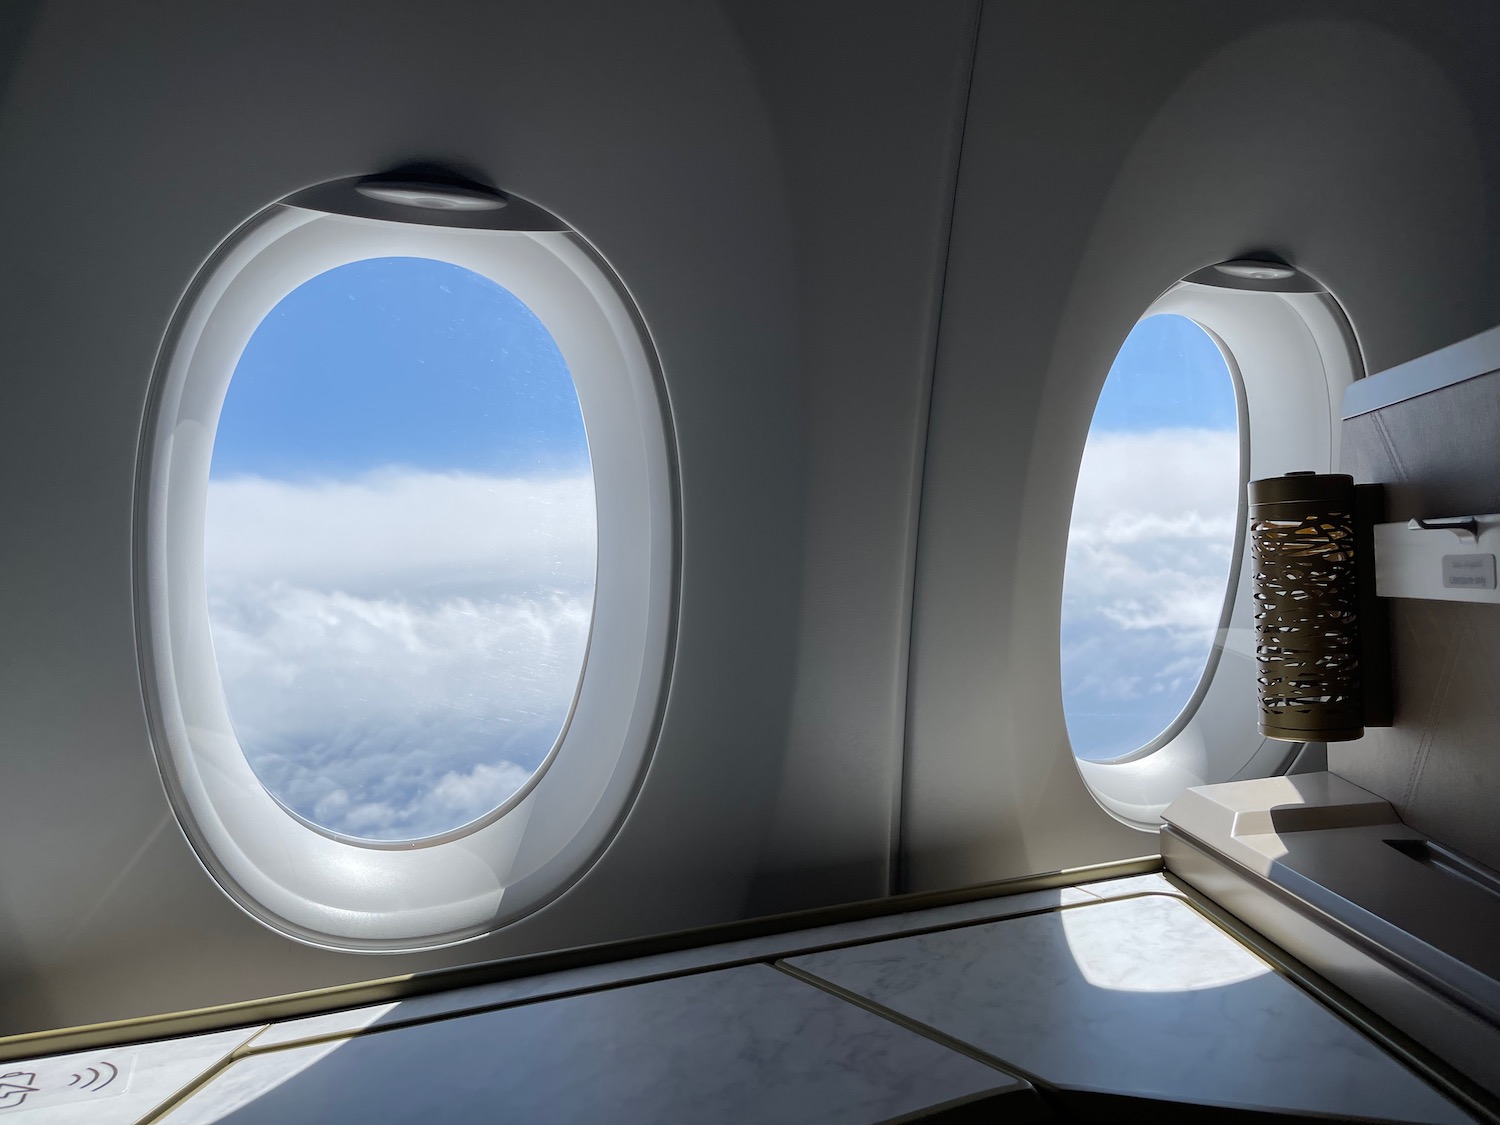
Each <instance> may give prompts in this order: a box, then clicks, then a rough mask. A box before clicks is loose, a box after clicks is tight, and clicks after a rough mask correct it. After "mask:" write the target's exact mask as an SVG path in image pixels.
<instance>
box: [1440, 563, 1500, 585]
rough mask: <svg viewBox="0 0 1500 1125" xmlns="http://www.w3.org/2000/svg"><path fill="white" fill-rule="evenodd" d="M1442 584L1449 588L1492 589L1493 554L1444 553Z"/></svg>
mask: <svg viewBox="0 0 1500 1125" xmlns="http://www.w3.org/2000/svg"><path fill="white" fill-rule="evenodd" d="M1443 585H1444V586H1445V587H1447V588H1448V589H1450V590H1493V589H1494V588H1495V556H1494V555H1444V556H1443Z"/></svg>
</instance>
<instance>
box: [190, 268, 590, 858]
mask: <svg viewBox="0 0 1500 1125" xmlns="http://www.w3.org/2000/svg"><path fill="white" fill-rule="evenodd" d="M595 533H596V528H595V517H594V483H593V475H592V472H591V469H590V463H589V452H588V443H587V440H586V438H585V435H584V424H583V416H582V414H581V413H580V410H579V405H578V395H577V392H576V390H575V388H574V385H573V380H572V377H571V376H570V375H569V373H568V368H567V364H566V363H565V362H564V361H563V357H562V353H561V352H560V351H559V350H558V346H557V343H556V341H555V340H554V339H553V338H552V336H551V334H550V333H549V332H548V331H547V329H546V328H545V327H544V326H543V324H542V322H541V321H540V320H539V319H537V317H536V315H535V314H534V313H533V312H532V311H531V310H530V309H529V308H527V307H526V306H525V305H524V304H523V303H522V302H521V301H520V300H519V299H518V298H517V297H516V296H515V295H514V294H512V293H510V292H508V291H507V290H505V289H504V288H502V287H501V286H500V285H498V284H496V283H495V282H494V281H492V280H490V279H489V278H486V277H483V276H481V275H479V274H477V273H475V272H474V271H472V270H469V269H465V268H463V267H462V266H458V265H454V264H452V263H450V262H442V261H436V260H433V259H430V258H412V257H400V258H397V257H382V258H371V259H365V260H362V261H357V262H351V263H349V264H347V265H342V266H338V267H336V268H334V269H331V270H328V271H327V272H325V273H322V274H319V275H318V276H317V277H314V278H312V279H311V280H309V281H306V282H304V283H303V284H301V285H299V286H298V287H297V288H296V289H294V290H293V291H292V292H291V293H289V294H287V296H286V297H284V298H282V300H281V301H280V302H279V303H278V304H277V305H276V306H275V307H274V308H273V309H272V310H271V312H270V314H269V315H268V316H266V318H265V319H264V320H263V321H262V322H261V323H260V325H259V326H258V327H257V328H256V329H255V332H254V334H253V335H252V336H251V337H250V341H249V343H248V344H247V345H246V347H245V350H244V352H243V353H242V355H241V356H240V359H239V362H238V364H237V365H236V367H235V370H234V374H233V376H232V377H231V379H230V382H229V388H228V392H227V394H226V397H225V400H224V405H223V409H222V412H221V414H220V416H219V423H218V428H217V432H216V434H215V437H214V447H213V460H212V465H211V469H210V473H209V485H208V497H207V505H206V512H205V548H206V560H205V580H206V586H207V593H208V611H209V622H210V625H211V629H212V635H213V646H214V653H215V656H216V658H217V663H218V668H219V674H220V676H221V678H222V680H223V687H224V696H225V701H226V703H227V705H228V710H229V715H230V718H231V720H232V722H233V728H234V733H235V736H236V738H237V739H238V741H239V744H240V748H241V749H242V750H243V751H244V754H245V757H246V758H247V759H248V761H249V763H250V766H251V768H252V769H253V770H254V771H255V774H256V776H257V777H259V779H260V780H261V782H262V783H263V784H264V785H265V787H266V788H267V789H268V790H269V791H270V792H271V794H272V795H273V796H275V797H276V799H277V800H278V801H280V802H281V803H282V804H283V805H284V806H285V807H286V808H287V809H289V810H290V811H292V812H293V813H295V814H296V815H297V816H299V817H301V818H302V819H304V820H305V821H308V822H310V823H311V824H313V825H315V826H317V827H319V828H323V829H326V830H328V831H330V832H334V833H337V834H339V835H344V836H350V837H355V838H358V839H365V840H382V841H393V840H414V839H421V838H425V837H431V836H437V835H442V834H444V833H448V832H452V831H454V830H455V829H459V828H462V827H463V826H465V825H467V824H470V823H472V822H473V821H475V820H478V819H479V818H481V817H483V816H484V815H486V814H488V813H491V812H493V811H494V810H495V809H497V808H499V807H500V806H502V805H503V804H505V803H506V802H507V801H509V800H510V799H511V798H513V797H514V796H515V795H516V794H517V793H518V792H520V791H521V789H522V788H523V787H524V786H525V785H526V784H527V782H528V781H529V780H530V779H531V778H532V776H533V775H534V774H535V773H536V772H537V770H538V769H539V768H541V767H542V766H543V764H544V763H545V761H546V760H547V758H548V756H549V754H550V753H551V751H552V749H553V747H554V746H555V745H556V743H557V741H558V737H559V735H560V734H561V733H562V731H563V728H564V725H565V723H566V721H567V718H568V715H569V712H570V710H571V708H572V705H573V700H574V695H575V693H576V689H577V686H578V682H579V676H580V673H581V672H582V669H583V660H584V654H585V650H586V648H587V644H588V633H589V624H590V620H591V618H592V612H593V599H594V561H595V560H594V555H595Z"/></svg>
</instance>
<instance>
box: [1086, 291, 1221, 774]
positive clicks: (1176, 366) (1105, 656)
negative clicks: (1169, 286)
mask: <svg viewBox="0 0 1500 1125" xmlns="http://www.w3.org/2000/svg"><path fill="white" fill-rule="evenodd" d="M1236 410H1237V408H1236V403H1235V393H1234V385H1233V382H1232V380H1231V377H1230V375H1229V370H1228V367H1227V366H1226V365H1225V362H1224V359H1223V356H1222V355H1221V353H1220V352H1219V349H1218V346H1217V345H1216V344H1215V343H1214V341H1213V340H1212V339H1211V338H1210V337H1209V336H1208V335H1207V333H1205V332H1204V331H1203V330H1202V329H1201V328H1199V327H1198V326H1197V325H1196V324H1194V323H1193V322H1192V321H1191V320H1188V319H1186V318H1184V317H1180V316H1172V315H1164V316H1154V317H1151V318H1149V319H1147V320H1144V321H1141V322H1140V323H1139V324H1137V325H1136V326H1135V328H1134V329H1133V330H1132V331H1131V333H1130V335H1129V336H1128V337H1127V338H1126V340H1125V342H1124V343H1123V344H1122V346H1121V348H1120V351H1119V353H1118V355H1117V356H1116V358H1115V361H1114V363H1113V365H1112V367H1111V369H1110V372H1109V376H1108V378H1107V380H1106V381H1105V384H1104V388H1103V390H1102V391H1101V393H1100V396H1099V401H1098V404H1097V406H1096V408H1095V412H1094V417H1093V423H1092V425H1091V428H1090V430H1089V437H1088V444H1087V447H1086V449H1085V452H1084V458H1083V466H1082V469H1081V471H1080V475H1079V481H1078V489H1077V495H1076V497H1075V500H1074V508H1073V520H1072V525H1071V528H1070V533H1069V543H1068V561H1067V569H1066V571H1065V579H1064V588H1063V612H1062V622H1061V642H1062V687H1063V710H1064V715H1065V717H1066V720H1067V726H1068V735H1069V739H1070V741H1071V742H1072V744H1073V749H1074V751H1075V753H1077V754H1079V755H1080V756H1081V757H1087V758H1110V757H1115V756H1118V755H1120V754H1126V753H1129V752H1131V751H1132V750H1135V749H1138V748H1139V747H1141V746H1142V745H1144V744H1146V743H1147V742H1149V741H1151V740H1152V739H1153V738H1155V737H1156V735H1158V734H1159V733H1160V732H1161V731H1162V730H1164V729H1165V728H1166V727H1167V726H1168V725H1169V724H1170V723H1171V721H1172V720H1173V719H1174V718H1175V717H1176V716H1177V714H1178V713H1179V712H1180V711H1181V709H1182V707H1183V706H1184V705H1185V704H1186V703H1187V702H1188V700H1189V699H1190V698H1191V696H1192V693H1193V690H1194V689H1195V688H1196V687H1197V684H1198V681H1199V679H1200V676H1201V673H1202V670H1203V667H1204V663H1205V661H1206V659H1207V656H1208V654H1209V651H1210V647H1211V645H1212V642H1213V636H1214V629H1215V627H1216V626H1217V624H1218V619H1219V613H1220V610H1221V608H1222V603H1223V596H1224V592H1225V579H1226V578H1227V576H1228V572H1229V564H1230V557H1229V556H1230V551H1231V548H1232V544H1233V539H1234V532H1235V522H1236V520H1237V518H1238V512H1239V503H1238V502H1239V489H1240V483H1239V448H1238V436H1237V429H1236V427H1237V421H1236Z"/></svg>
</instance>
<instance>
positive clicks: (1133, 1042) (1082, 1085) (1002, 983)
mask: <svg viewBox="0 0 1500 1125" xmlns="http://www.w3.org/2000/svg"><path fill="white" fill-rule="evenodd" d="M788 963H789V964H790V965H791V966H792V967H793V968H794V969H795V970H797V971H799V972H802V973H806V974H808V975H809V976H811V977H813V978H817V979H819V980H822V981H825V982H827V983H829V984H831V985H834V986H836V987H838V988H840V989H843V990H846V991H847V992H848V993H850V994H853V995H855V996H858V997H861V998H864V999H865V1000H867V1001H869V1002H871V1003H872V1004H873V1005H875V1006H876V1008H877V1010H884V1011H888V1012H890V1013H893V1014H898V1015H899V1016H900V1017H904V1018H906V1019H908V1020H912V1021H916V1022H917V1023H918V1024H920V1025H924V1026H926V1027H929V1028H932V1029H935V1030H937V1031H939V1032H942V1033H943V1034H946V1035H949V1036H952V1037H953V1038H955V1039H957V1040H960V1041H962V1042H963V1043H965V1044H969V1045H972V1046H974V1047H976V1048H978V1049H980V1050H982V1051H983V1052H985V1053H986V1054H987V1055H989V1056H991V1057H993V1058H995V1059H997V1060H1003V1061H1004V1062H1005V1063H1007V1064H1009V1065H1012V1066H1014V1067H1015V1068H1017V1070H1018V1072H1020V1073H1024V1074H1028V1075H1032V1076H1035V1077H1036V1078H1039V1079H1041V1080H1043V1081H1044V1082H1047V1083H1050V1084H1053V1085H1055V1086H1059V1087H1063V1088H1071V1089H1078V1090H1087V1091H1107V1092H1110V1093H1115V1094H1123V1095H1129V1096H1137V1097H1147V1098H1155V1099H1162V1100H1167V1101H1176V1102H1195V1103H1198V1104H1202V1105H1205V1106H1241V1107H1245V1108H1258V1109H1267V1110H1275V1111H1290V1112H1304V1113H1326V1114H1336V1115H1348V1116H1357V1117H1365V1118H1369V1119H1374V1120H1381V1121H1404V1122H1466V1121H1469V1120H1471V1119H1470V1118H1469V1117H1468V1116H1467V1115H1465V1114H1464V1113H1463V1112H1461V1111H1460V1110H1459V1109H1458V1108H1457V1107H1456V1106H1454V1105H1453V1104H1452V1103H1451V1102H1449V1101H1448V1100H1446V1099H1445V1098H1443V1097H1442V1096H1440V1095H1439V1094H1438V1093H1437V1092H1436V1091H1435V1090H1433V1089H1432V1088H1431V1087H1430V1086H1428V1085H1427V1084H1426V1083H1425V1082H1423V1081H1422V1080H1421V1079H1419V1078H1418V1077H1417V1076H1416V1075H1414V1074H1413V1073H1411V1072H1410V1071H1409V1070H1407V1069H1406V1068H1405V1067H1404V1066H1402V1065H1401V1064H1400V1063H1399V1062H1397V1061H1396V1060H1395V1059H1394V1058H1392V1057H1391V1056H1389V1055H1387V1054H1386V1053H1385V1052H1384V1051H1382V1050H1381V1049H1380V1048H1379V1047H1377V1046H1376V1045H1375V1044H1374V1043H1372V1042H1371V1041H1370V1040H1369V1039H1367V1038H1366V1037H1365V1036H1363V1035H1362V1034H1360V1033H1359V1032H1358V1031H1357V1030H1356V1029H1355V1028H1353V1027H1351V1026H1350V1025H1348V1024H1346V1023H1345V1022H1343V1021H1342V1020H1341V1019H1340V1018H1339V1017H1338V1016H1336V1015H1334V1014H1333V1013H1332V1012H1331V1011H1329V1010H1328V1009H1327V1008H1324V1007H1323V1006H1322V1005H1320V1004H1319V1003H1318V1002H1317V1001H1315V1000H1314V999H1313V998H1312V997H1310V996H1309V995H1307V994H1306V993H1304V992H1302V991H1301V990H1300V989H1299V988H1297V987H1296V986H1295V985H1293V984H1292V983H1291V982H1289V981H1287V980H1286V979H1285V978H1283V977H1281V976H1280V975H1278V974H1277V973H1276V972H1274V971H1273V970H1272V968H1271V967H1270V965H1268V964H1267V963H1265V962H1264V961H1262V960H1261V959H1260V958H1259V957H1257V956H1256V955H1255V954H1253V953H1252V952H1250V951H1249V950H1248V949H1246V948H1245V947H1243V946H1241V945H1240V944H1239V943H1237V942H1236V941H1235V940H1234V939H1233V938H1231V937H1229V936H1228V935H1227V934H1226V933H1224V932H1223V931H1222V930H1220V929H1219V928H1218V927H1217V926H1215V925H1214V924H1213V923H1212V922H1210V921H1209V920H1208V919H1207V918H1205V917H1204V916H1203V915H1201V914H1199V913H1198V912H1197V911H1196V910H1194V909H1193V908H1192V907H1191V906H1190V905H1189V904H1188V903H1186V902H1185V901H1183V900H1181V899H1180V898H1175V897H1168V896H1165V895H1156V894H1147V895H1142V896H1137V897H1131V898H1121V899H1115V900H1112V901H1101V902H1098V903H1095V904H1090V905H1082V906H1075V907H1070V908H1066V909H1062V910H1059V911H1055V912H1051V913H1047V914H1038V915H1032V916H1029V917H1023V918H1014V919H1009V920H1005V921H998V922H991V923H985V924H981V925H975V926H967V927H963V928H961V929H952V930H944V931H941V932H937V933H929V934H921V935H914V936H909V937H900V938H895V939H891V940H887V941H879V942H873V943H870V944H866V945H860V946H855V947H851V948H846V949H836V950H829V951H826V952H821V953H814V954H809V955H806V956H800V957H794V958H792V959H791V960H790V961H789V962H788Z"/></svg>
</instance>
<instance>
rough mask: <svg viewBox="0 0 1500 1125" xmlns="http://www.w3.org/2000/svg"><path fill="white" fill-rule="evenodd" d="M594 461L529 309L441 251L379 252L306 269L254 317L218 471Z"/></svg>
mask: <svg viewBox="0 0 1500 1125" xmlns="http://www.w3.org/2000/svg"><path fill="white" fill-rule="evenodd" d="M587 464H588V452H587V446H586V442H585V440H584V434H583V422H582V417H581V415H580V414H579V410H578V398H577V394H576V393H575V391H574V389H573V380H572V378H571V377H570V376H569V374H568V368H567V365H566V363H564V362H563V357H562V353H561V352H559V351H558V348H557V344H556V343H555V342H554V341H553V339H552V336H551V335H550V334H549V333H548V332H547V330H546V329H545V328H544V327H543V326H542V323H541V321H539V320H538V319H537V318H536V316H535V315H534V314H533V313H532V312H531V310H530V309H528V308H527V307H526V306H525V305H524V304H522V303H521V301H520V300H518V299H517V298H516V297H515V296H514V295H513V294H511V293H510V292H508V291H507V290H505V289H503V288H501V287H500V286H499V285H497V284H495V283H494V282H493V281H491V280H489V279H488V278H485V277H481V276H480V275H479V274H476V273H474V272H472V271H470V270H467V269H464V268H463V267H461V266H456V265H453V264H452V263H449V262H438V261H433V260H431V259H427V258H373V259H369V260H367V261H362V262H352V263H350V264H348V265H344V266H340V267H338V268H337V269H333V270H329V271H328V272H327V273H324V274H321V275H319V276H318V277H315V278H313V279H312V280H311V281H309V282H307V283H306V284H304V285H302V286H300V287H299V288H297V289H296V290H294V291H293V292H292V293H290V294H288V296H287V297H286V298H285V299H284V300H282V302H281V303H280V304H278V305H277V306H276V308H275V309H273V310H272V311H271V314H270V315H269V316H267V317H266V319H265V320H264V321H262V322H261V325H260V327H259V328H258V329H256V331H255V334H254V335H253V336H252V337H251V339H250V343H249V344H248V345H247V346H246V348H245V351H244V353H243V355H242V356H241V357H240V361H239V365H238V366H237V367H236V368H235V373H234V379H233V380H232V381H231V383H230V385H229V394H228V397H227V398H226V399H225V403H224V410H223V415H222V418H221V419H220V422H219V429H218V433H217V434H216V436H215V438H214V456H213V466H212V470H211V473H212V475H213V476H214V477H218V478H224V477H232V476H237V475H242V474H254V475H258V476H267V477H279V478H308V477H321V476H334V477H346V476H349V475H351V474H353V473H358V472H363V471H368V470H370V469H374V468H383V467H389V466H392V465H400V466H404V467H408V468H417V469H429V470H437V471H455V470H463V471H473V472H492V473H515V472H527V473H531V472H547V471H555V472H576V471H578V470H579V469H581V468H585V467H587Z"/></svg>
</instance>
